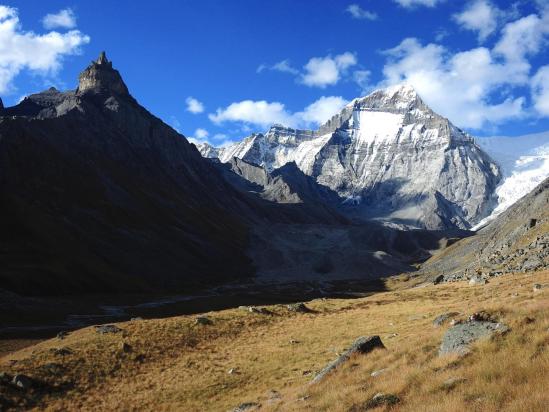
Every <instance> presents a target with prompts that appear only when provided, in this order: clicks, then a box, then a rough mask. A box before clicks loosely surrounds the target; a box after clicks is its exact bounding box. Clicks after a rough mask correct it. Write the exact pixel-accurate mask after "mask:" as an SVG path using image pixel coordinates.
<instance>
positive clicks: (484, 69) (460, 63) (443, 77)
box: [383, 38, 529, 129]
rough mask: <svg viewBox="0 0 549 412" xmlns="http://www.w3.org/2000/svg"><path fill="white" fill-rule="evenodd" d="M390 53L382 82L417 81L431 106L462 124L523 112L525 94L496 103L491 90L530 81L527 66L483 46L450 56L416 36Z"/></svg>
mask: <svg viewBox="0 0 549 412" xmlns="http://www.w3.org/2000/svg"><path fill="white" fill-rule="evenodd" d="M386 53H387V55H388V61H387V63H386V65H385V66H384V68H383V73H384V75H385V82H384V84H385V85H388V84H396V83H400V82H403V81H405V82H407V83H409V84H411V85H413V86H414V87H415V88H416V90H417V91H418V93H419V94H420V96H421V97H422V98H423V99H424V100H425V101H426V103H427V104H429V105H430V106H431V107H432V108H433V110H435V111H436V112H438V113H440V114H442V115H444V116H446V117H448V118H450V119H451V120H452V122H454V123H456V124H457V125H458V126H461V127H469V128H475V129H478V128H481V127H482V126H483V125H485V124H486V123H493V124H497V123H500V122H503V121H505V120H508V119H510V118H520V117H522V116H524V115H525V110H524V103H525V99H524V98H522V97H519V98H515V97H513V95H512V94H509V93H507V94H505V95H503V96H502V97H501V98H499V100H498V101H496V102H494V101H492V100H493V96H492V94H493V93H494V92H496V91H499V92H504V91H505V88H506V87H512V86H517V85H526V84H528V81H529V79H528V69H529V66H524V65H522V64H515V63H513V62H506V61H505V62H499V61H498V60H496V59H494V57H493V56H492V53H491V51H490V50H489V49H487V48H484V47H479V48H475V49H472V50H468V51H464V52H459V53H455V54H452V53H450V52H449V51H448V50H446V48H444V47H443V46H440V45H436V44H428V45H426V46H423V45H422V44H420V43H419V41H418V40H417V39H414V38H408V39H405V40H404V41H403V42H402V43H401V44H400V45H398V46H397V47H395V48H393V49H391V50H388V51H387V52H386Z"/></svg>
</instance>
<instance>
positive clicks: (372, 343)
mask: <svg viewBox="0 0 549 412" xmlns="http://www.w3.org/2000/svg"><path fill="white" fill-rule="evenodd" d="M376 348H385V346H384V345H383V342H381V338H380V337H379V336H377V335H374V336H363V337H360V338H358V339H357V340H356V341H355V342H354V343H353V344H352V345H351V347H350V348H349V349H347V350H346V351H345V352H343V354H341V355H340V356H339V357H338V358H337V359H336V360H335V361H333V362H330V363H329V364H328V365H326V366H325V367H324V369H322V370H321V371H320V372H318V373H317V374H316V376H315V377H314V378H313V381H312V383H318V382H320V381H321V380H322V379H324V378H325V377H326V376H327V375H328V374H330V373H331V372H333V371H334V370H335V369H336V368H337V367H339V366H340V365H342V364H344V363H345V362H347V361H348V360H349V359H351V356H352V355H354V354H358V353H360V354H366V353H369V352H371V351H373V350H374V349H376Z"/></svg>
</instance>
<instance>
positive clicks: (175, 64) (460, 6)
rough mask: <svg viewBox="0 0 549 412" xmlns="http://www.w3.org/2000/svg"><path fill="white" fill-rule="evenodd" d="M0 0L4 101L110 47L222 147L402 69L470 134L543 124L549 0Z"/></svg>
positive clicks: (187, 127)
mask: <svg viewBox="0 0 549 412" xmlns="http://www.w3.org/2000/svg"><path fill="white" fill-rule="evenodd" d="M0 4H3V5H4V7H0V96H1V97H2V99H3V100H4V104H5V105H6V106H9V105H13V104H15V103H16V102H17V101H18V100H19V99H21V97H22V96H24V95H26V94H29V93H32V92H36V91H39V90H42V89H44V88H47V87H49V86H51V85H55V86H56V87H58V88H60V89H72V88H75V87H76V82H77V77H78V73H79V72H80V71H81V70H82V69H83V68H84V67H86V66H87V64H88V63H89V61H90V60H92V59H95V58H96V57H97V55H98V53H99V51H101V50H106V52H107V56H108V57H109V58H110V59H111V60H113V62H114V66H115V67H116V68H117V69H118V70H120V72H121V73H122V76H123V78H124V80H125V81H126V83H127V85H128V87H129V88H130V91H131V93H132V94H133V95H134V96H135V97H136V98H137V99H138V100H139V101H140V103H141V104H142V105H144V106H145V107H146V108H147V109H149V110H150V111H151V112H152V113H154V114H155V115H157V116H159V117H161V118H162V119H164V120H165V121H166V122H167V123H169V124H171V125H173V126H174V127H176V128H177V129H178V130H180V131H181V132H182V133H183V134H185V135H186V136H189V137H194V138H196V139H198V140H209V141H210V142H212V143H213V144H217V145H219V144H224V143H226V142H228V141H230V140H234V139H239V138H242V137H244V136H246V135H247V134H249V133H250V132H251V131H264V130H266V129H268V127H269V125H270V124H271V123H273V122H281V123H286V124H288V125H291V126H295V127H309V128H315V127H316V126H317V125H318V123H320V122H322V121H324V120H325V119H326V118H327V117H329V116H330V115H331V114H335V112H336V111H338V110H339V109H340V108H341V106H342V105H344V104H345V103H346V102H348V101H350V100H351V99H353V98H355V97H358V96H361V95H364V94H367V93H368V92H369V91H371V90H373V89H374V88H377V87H383V86H386V85H390V84H393V83H398V82H402V81H406V82H408V83H411V84H412V85H413V86H414V87H416V89H417V90H418V92H419V93H420V95H421V96H422V97H423V98H424V100H425V101H426V102H427V103H428V104H430V105H431V107H432V108H433V109H434V110H435V111H437V112H439V113H441V114H443V115H445V116H447V117H448V118H449V119H450V120H451V121H453V122H454V123H455V124H457V125H458V126H460V127H462V128H464V129H466V130H468V131H470V132H472V133H473V134H474V135H477V136H485V135H521V134H527V133H535V132H541V131H546V130H549V44H548V41H549V0H538V1H536V0H518V1H508V2H507V1H498V2H496V1H489V0H474V1H465V2H461V1H452V0H384V1H381V0H351V1H342V0H272V1H261V0H239V1H237V0H232V1H231V0H181V1H175V0H174V1H164V0H157V1H155V2H154V3H151V2H145V1H126V0H117V1H99V0H96V1H79V0H72V1H71V0H69V1H58V0H49V1H47V2H44V1H43V0H42V1H39V0H25V1H3V2H2V1H1V0H0Z"/></svg>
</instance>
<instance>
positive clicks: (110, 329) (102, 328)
mask: <svg viewBox="0 0 549 412" xmlns="http://www.w3.org/2000/svg"><path fill="white" fill-rule="evenodd" d="M95 331H96V332H97V333H99V334H101V335H104V334H106V333H119V332H122V329H120V328H119V327H118V326H116V325H98V326H95Z"/></svg>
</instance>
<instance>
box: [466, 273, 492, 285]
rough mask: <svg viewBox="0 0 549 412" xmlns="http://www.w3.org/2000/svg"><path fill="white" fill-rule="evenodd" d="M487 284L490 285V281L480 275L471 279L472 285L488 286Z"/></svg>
mask: <svg viewBox="0 0 549 412" xmlns="http://www.w3.org/2000/svg"><path fill="white" fill-rule="evenodd" d="M486 283H488V281H487V280H486V279H484V278H482V277H480V276H479V275H475V276H473V277H471V279H469V284H470V285H486Z"/></svg>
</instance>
